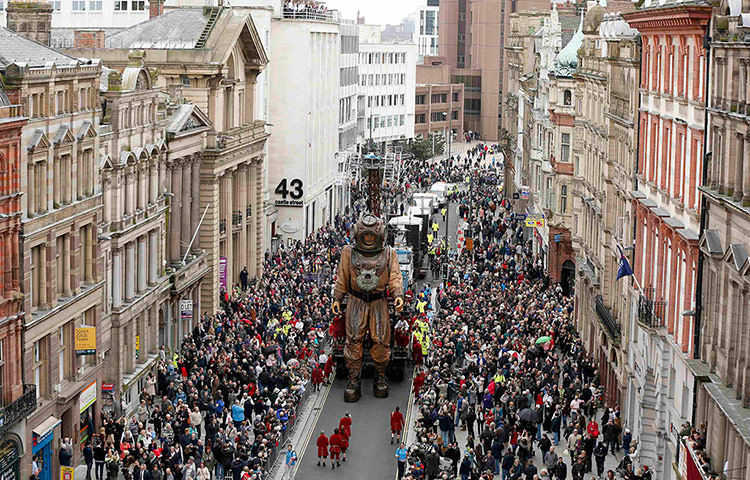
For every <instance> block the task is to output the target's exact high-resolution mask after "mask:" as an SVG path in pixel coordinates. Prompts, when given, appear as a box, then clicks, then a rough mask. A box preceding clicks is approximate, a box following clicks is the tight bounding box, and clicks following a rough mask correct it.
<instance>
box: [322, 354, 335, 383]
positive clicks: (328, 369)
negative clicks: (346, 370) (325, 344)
mask: <svg viewBox="0 0 750 480" xmlns="http://www.w3.org/2000/svg"><path fill="white" fill-rule="evenodd" d="M332 373H333V354H331V355H330V356H329V357H328V360H326V364H325V366H324V367H323V377H324V378H325V384H326V385H328V383H329V382H330V381H331V374H332Z"/></svg>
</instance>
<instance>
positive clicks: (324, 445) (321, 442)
mask: <svg viewBox="0 0 750 480" xmlns="http://www.w3.org/2000/svg"><path fill="white" fill-rule="evenodd" d="M316 445H317V446H318V466H320V461H321V459H322V460H323V466H324V467H325V466H326V457H328V437H326V432H324V431H323V430H321V431H320V436H319V437H318V441H317V442H316Z"/></svg>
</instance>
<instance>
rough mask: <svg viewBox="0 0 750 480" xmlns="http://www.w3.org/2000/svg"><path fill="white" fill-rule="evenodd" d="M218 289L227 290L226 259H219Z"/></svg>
mask: <svg viewBox="0 0 750 480" xmlns="http://www.w3.org/2000/svg"><path fill="white" fill-rule="evenodd" d="M219 288H223V289H224V290H226V289H227V257H219Z"/></svg>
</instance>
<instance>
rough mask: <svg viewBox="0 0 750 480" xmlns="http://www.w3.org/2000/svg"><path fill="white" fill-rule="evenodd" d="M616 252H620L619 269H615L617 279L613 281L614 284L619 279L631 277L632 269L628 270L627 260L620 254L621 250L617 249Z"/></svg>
mask: <svg viewBox="0 0 750 480" xmlns="http://www.w3.org/2000/svg"><path fill="white" fill-rule="evenodd" d="M617 250H619V251H620V263H619V268H618V269H617V278H616V279H615V282H616V281H617V280H619V279H621V278H622V277H629V276H631V275H633V269H632V268H630V264H629V263H628V259H627V258H625V254H624V253H622V249H621V248H620V247H617Z"/></svg>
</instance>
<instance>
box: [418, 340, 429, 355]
mask: <svg viewBox="0 0 750 480" xmlns="http://www.w3.org/2000/svg"><path fill="white" fill-rule="evenodd" d="M419 343H420V344H421V345H422V355H424V356H427V354H428V353H430V337H428V336H427V335H425V336H424V338H423V339H422V341H421V342H419Z"/></svg>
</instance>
